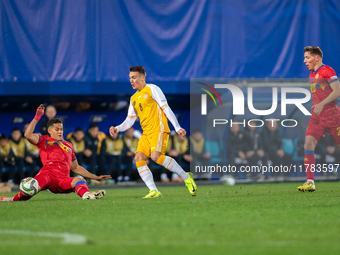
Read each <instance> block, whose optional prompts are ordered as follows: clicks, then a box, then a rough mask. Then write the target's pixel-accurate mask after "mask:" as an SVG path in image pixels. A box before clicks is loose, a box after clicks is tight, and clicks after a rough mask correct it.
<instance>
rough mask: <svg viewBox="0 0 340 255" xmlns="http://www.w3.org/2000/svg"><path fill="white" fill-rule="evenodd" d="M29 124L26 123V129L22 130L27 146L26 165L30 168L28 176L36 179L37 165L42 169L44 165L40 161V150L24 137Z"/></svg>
mask: <svg viewBox="0 0 340 255" xmlns="http://www.w3.org/2000/svg"><path fill="white" fill-rule="evenodd" d="M28 125H29V123H26V124H25V125H24V128H23V130H22V135H21V136H22V139H23V140H24V141H25V146H26V157H25V165H28V166H29V173H28V176H30V177H34V176H35V174H36V172H37V171H36V170H35V167H36V165H39V166H40V167H42V163H41V160H40V155H39V149H38V147H37V146H35V145H33V144H31V143H30V142H29V141H28V140H27V139H26V138H25V137H24V136H23V134H25V131H26V129H27V127H28Z"/></svg>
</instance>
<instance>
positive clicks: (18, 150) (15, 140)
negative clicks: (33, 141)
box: [8, 128, 33, 183]
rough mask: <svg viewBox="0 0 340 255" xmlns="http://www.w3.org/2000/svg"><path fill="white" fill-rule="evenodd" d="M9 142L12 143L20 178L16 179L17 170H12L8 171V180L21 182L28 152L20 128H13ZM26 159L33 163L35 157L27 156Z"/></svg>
mask: <svg viewBox="0 0 340 255" xmlns="http://www.w3.org/2000/svg"><path fill="white" fill-rule="evenodd" d="M9 144H10V145H11V149H12V151H13V153H14V160H15V165H16V166H17V167H18V178H19V180H14V175H15V171H10V172H9V173H8V182H9V183H13V182H16V183H20V181H21V180H22V179H24V161H25V155H26V153H27V152H26V145H25V140H24V138H23V137H21V131H20V129H19V128H13V129H12V135H11V137H10V139H9ZM26 161H27V162H30V163H33V159H32V158H31V157H29V156H27V157H26Z"/></svg>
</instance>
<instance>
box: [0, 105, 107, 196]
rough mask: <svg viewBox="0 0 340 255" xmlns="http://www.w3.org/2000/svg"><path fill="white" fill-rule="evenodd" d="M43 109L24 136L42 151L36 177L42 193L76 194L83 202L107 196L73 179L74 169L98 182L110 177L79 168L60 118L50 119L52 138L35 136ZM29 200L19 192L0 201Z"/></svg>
mask: <svg viewBox="0 0 340 255" xmlns="http://www.w3.org/2000/svg"><path fill="white" fill-rule="evenodd" d="M44 110H45V107H44V105H42V104H41V105H40V106H39V107H38V109H37V112H36V115H35V117H34V119H33V120H32V122H31V123H30V124H29V126H28V128H27V130H26V132H25V137H26V138H27V139H28V140H29V141H30V142H31V143H32V144H34V145H36V146H37V147H38V148H39V154H40V158H41V161H42V163H43V167H42V168H41V169H40V171H39V173H38V174H37V175H36V176H35V177H34V179H35V180H36V181H37V182H38V184H39V188H40V189H39V191H40V190H46V189H48V190H50V191H51V192H53V193H71V192H76V193H77V194H78V195H79V196H80V197H82V198H83V199H84V200H86V199H99V198H102V197H103V196H105V194H106V191H105V190H97V191H95V192H90V190H89V189H88V187H87V186H86V182H85V181H84V179H83V178H80V177H70V169H71V170H72V171H73V172H75V173H76V174H78V175H80V176H83V177H86V178H90V179H93V180H97V181H105V180H107V179H110V178H111V176H110V175H101V176H96V175H94V174H91V173H90V172H88V171H87V170H85V168H83V167H82V166H80V165H78V161H77V159H76V156H75V155H74V150H73V146H72V144H71V143H69V142H67V141H65V140H63V132H64V128H63V123H62V121H61V120H60V119H57V118H52V119H51V120H49V122H48V124H47V127H48V132H49V134H50V135H51V137H50V136H47V135H43V136H40V135H38V134H35V133H33V131H34V128H35V126H36V125H37V123H38V121H39V120H40V118H41V117H42V116H43V115H44ZM39 191H38V192H39ZM30 198H31V196H27V195H26V194H24V193H23V192H21V191H20V192H19V193H17V194H16V195H15V196H14V197H3V196H1V197H0V201H26V200H29V199H30Z"/></svg>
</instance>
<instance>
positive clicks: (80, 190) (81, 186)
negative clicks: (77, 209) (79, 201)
mask: <svg viewBox="0 0 340 255" xmlns="http://www.w3.org/2000/svg"><path fill="white" fill-rule="evenodd" d="M74 188H75V190H76V193H77V194H78V196H80V197H82V196H83V195H84V194H85V193H86V192H90V190H89V188H88V187H87V186H86V182H85V181H79V182H77V183H76V186H75V187H74Z"/></svg>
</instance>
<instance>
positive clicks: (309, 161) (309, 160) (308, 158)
mask: <svg viewBox="0 0 340 255" xmlns="http://www.w3.org/2000/svg"><path fill="white" fill-rule="evenodd" d="M305 169H306V175H307V180H313V181H314V171H315V156H314V151H309V150H305Z"/></svg>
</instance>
